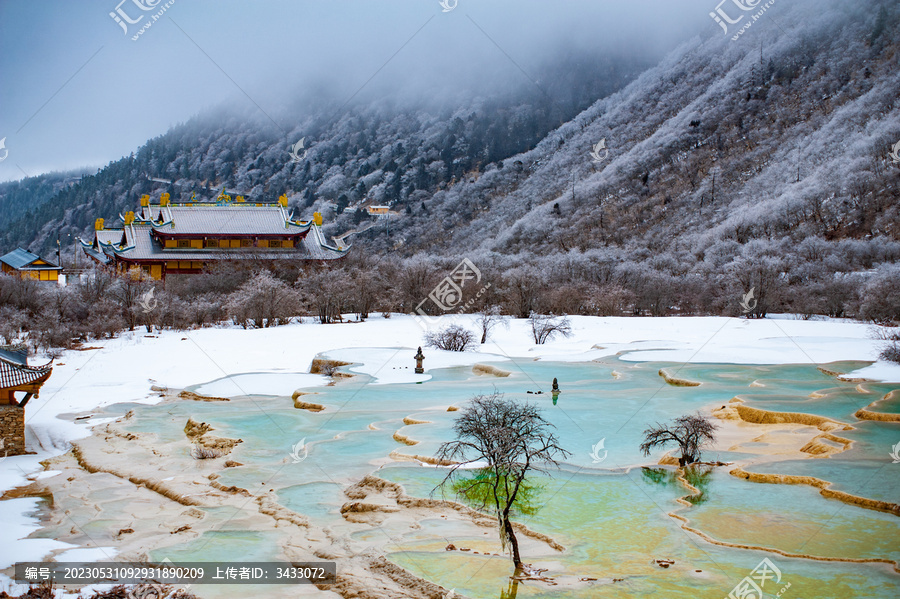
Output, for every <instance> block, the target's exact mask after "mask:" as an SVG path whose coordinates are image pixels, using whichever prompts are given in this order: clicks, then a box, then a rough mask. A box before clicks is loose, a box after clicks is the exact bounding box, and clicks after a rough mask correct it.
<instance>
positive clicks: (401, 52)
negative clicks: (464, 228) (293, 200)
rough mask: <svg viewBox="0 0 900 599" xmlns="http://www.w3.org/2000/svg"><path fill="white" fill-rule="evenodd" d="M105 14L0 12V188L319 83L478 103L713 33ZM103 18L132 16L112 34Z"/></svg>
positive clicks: (663, 10) (243, 3)
mask: <svg viewBox="0 0 900 599" xmlns="http://www.w3.org/2000/svg"><path fill="white" fill-rule="evenodd" d="M444 1H445V3H446V4H447V5H448V6H453V5H454V2H455V1H457V0H444ZM119 2H120V0H78V1H77V2H72V1H66V0H44V1H40V2H36V1H34V0H0V138H3V137H5V138H6V141H5V145H6V150H8V152H9V153H8V155H7V156H6V158H5V159H4V160H3V161H2V162H0V181H6V180H11V179H20V178H22V177H24V176H25V175H26V174H27V175H37V174H40V173H42V172H47V171H51V170H62V169H70V168H77V167H82V166H94V167H96V166H102V165H105V164H107V163H108V162H110V161H112V160H116V159H118V158H120V157H122V156H124V155H127V154H129V153H130V152H132V151H134V150H135V149H137V148H138V147H139V146H140V145H141V144H143V143H144V142H145V141H146V140H148V139H150V138H152V137H156V136H158V135H161V134H163V133H165V132H166V131H167V130H168V129H169V127H171V126H173V125H175V124H177V123H180V122H184V121H186V120H187V119H189V118H190V117H191V116H193V115H195V114H197V113H198V112H201V111H203V110H204V109H207V108H210V107H213V106H217V105H220V104H223V103H224V104H233V105H236V106H238V107H242V108H246V109H250V110H254V111H260V110H261V111H263V112H265V113H266V114H272V115H279V114H281V112H280V109H281V108H282V107H283V106H285V105H286V104H289V103H290V100H291V98H294V97H296V95H297V93H298V92H299V91H301V90H304V89H308V88H309V86H311V85H322V84H325V85H327V86H328V87H330V88H332V89H333V90H334V92H335V93H337V94H339V96H340V97H349V96H350V95H351V94H353V93H354V92H356V91H357V90H359V89H360V88H361V87H362V88H363V92H362V94H361V97H365V94H370V95H378V94H380V93H387V92H389V91H393V90H397V89H408V90H418V91H419V92H420V93H430V92H431V90H437V89H439V87H440V86H445V87H447V88H449V89H453V88H457V87H461V86H476V87H477V88H478V89H479V90H480V91H483V92H489V91H490V86H491V85H495V86H497V85H508V84H509V82H510V81H514V79H515V78H521V79H522V80H523V81H526V79H525V74H523V71H524V73H530V72H532V71H533V69H535V68H536V66H537V65H539V64H540V63H541V62H542V61H545V60H546V59H547V58H548V56H552V55H553V53H555V52H557V51H559V50H560V49H562V48H565V47H567V46H570V45H574V46H576V47H578V48H580V49H588V50H590V51H592V52H597V53H598V56H599V55H601V53H602V52H604V51H614V52H619V53H622V52H649V53H651V54H653V55H658V54H660V53H661V52H663V51H664V50H666V49H669V48H672V47H674V46H675V45H677V44H678V43H680V42H681V41H685V40H687V39H689V38H690V37H692V36H694V35H698V34H699V35H710V34H715V33H716V32H717V31H718V27H717V26H716V25H715V23H714V22H713V21H712V19H710V17H709V12H710V11H711V10H712V9H714V8H715V5H716V4H717V2H716V1H715V0H679V1H672V0H630V1H627V0H572V1H560V0H543V1H537V0H516V1H513V0H458V1H457V3H456V6H455V8H453V9H452V10H449V11H447V12H444V10H443V8H442V6H441V3H440V1H439V0H379V1H376V0H332V1H326V0H205V1H204V0H124V2H122V3H121V4H119ZM167 2H171V6H168V7H167V8H166V9H165V12H164V13H163V14H162V16H161V17H159V18H158V20H157V21H155V22H153V24H152V25H151V26H150V27H149V28H147V29H146V30H145V31H144V32H143V33H142V34H140V35H138V32H139V31H140V28H141V26H143V25H145V24H147V23H148V22H150V21H151V19H152V16H153V15H155V14H157V13H158V12H159V11H160V10H162V9H163V7H164V6H165V5H166V3H167ZM139 5H143V6H144V7H146V8H148V9H149V10H142V8H141V7H140V6H139ZM117 7H118V8H119V9H120V11H121V12H120V13H119V14H122V13H124V15H125V16H126V17H127V18H128V19H131V20H138V19H139V18H140V20H138V22H137V23H135V24H127V23H126V25H127V33H126V32H125V31H123V29H122V27H121V26H120V25H119V24H117V22H116V21H115V20H114V19H113V18H112V17H111V16H110V13H111V12H113V13H115V12H116V9H117ZM119 18H120V19H122V17H121V16H120V17H119ZM123 22H125V20H124V19H123ZM134 36H137V39H136V40H134V39H133V37H134ZM276 119H277V117H276ZM280 124H282V125H284V126H285V128H286V129H290V128H291V127H290V124H288V123H280ZM3 154H4V150H0V157H2V156H3Z"/></svg>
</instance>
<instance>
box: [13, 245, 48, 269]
mask: <svg viewBox="0 0 900 599" xmlns="http://www.w3.org/2000/svg"><path fill="white" fill-rule="evenodd" d="M35 260H42V258H41V257H40V256H38V255H37V254H32V253H31V252H29V251H28V250H23V249H22V248H16V249H14V250H13V251H11V252H9V253H8V254H6V255H4V256H0V262H3V263H5V264H7V265H9V266H11V267H12V268H15V269H16V270H22V269H25V270H38V269H44V270H46V269H59V267H58V266H56V265H55V264H52V263H51V262H50V261H49V260H44V262H46V263H47V266H45V265H43V264H39V265H35V266H30V265H31V263H32V262H34V261H35Z"/></svg>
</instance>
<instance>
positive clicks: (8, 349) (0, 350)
mask: <svg viewBox="0 0 900 599" xmlns="http://www.w3.org/2000/svg"><path fill="white" fill-rule="evenodd" d="M0 358H4V359H6V360H8V361H10V362H17V363H19V364H28V348H27V347H25V345H0Z"/></svg>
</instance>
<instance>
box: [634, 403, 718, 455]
mask: <svg viewBox="0 0 900 599" xmlns="http://www.w3.org/2000/svg"><path fill="white" fill-rule="evenodd" d="M717 428H718V426H717V425H716V424H715V423H713V422H711V421H710V420H709V418H707V417H706V416H703V415H701V414H700V413H699V412H698V413H697V414H695V415H688V416H681V417H680V418H676V419H675V420H674V422H672V423H671V424H667V425H663V424H659V423H656V426H651V427H650V428H648V429H647V430H645V431H644V442H643V443H641V452H643V454H644V455H645V456H649V455H650V450H651V449H653V448H654V447H664V446H666V445H668V444H669V443H671V442H675V443H677V444H678V448H679V450H680V451H681V457H679V458H678V465H679V466H685V465H687V464H693V463H694V462H697V461H699V460H700V448H701V447H703V445H706V444H707V443H714V442H715V440H716V434H715V431H716V429H717Z"/></svg>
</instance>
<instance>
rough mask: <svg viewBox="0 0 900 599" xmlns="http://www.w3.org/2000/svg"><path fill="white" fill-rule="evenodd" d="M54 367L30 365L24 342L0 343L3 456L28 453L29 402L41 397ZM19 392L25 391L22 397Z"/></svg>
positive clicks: (0, 402) (1, 447)
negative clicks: (27, 422)
mask: <svg viewBox="0 0 900 599" xmlns="http://www.w3.org/2000/svg"><path fill="white" fill-rule="evenodd" d="M52 370H53V367H52V366H50V364H49V363H48V364H45V365H44V366H29V365H28V351H27V350H26V349H25V347H24V346H9V345H4V346H0V443H2V446H0V457H6V456H8V455H20V454H23V453H25V404H27V403H28V401H29V400H30V399H31V398H32V397H37V396H38V394H39V393H40V390H41V385H43V384H44V383H45V382H46V381H47V379H48V378H50V372H51V371H52ZM16 393H24V394H25V395H24V396H23V397H22V399H21V400H19V399H18V398H16Z"/></svg>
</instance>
